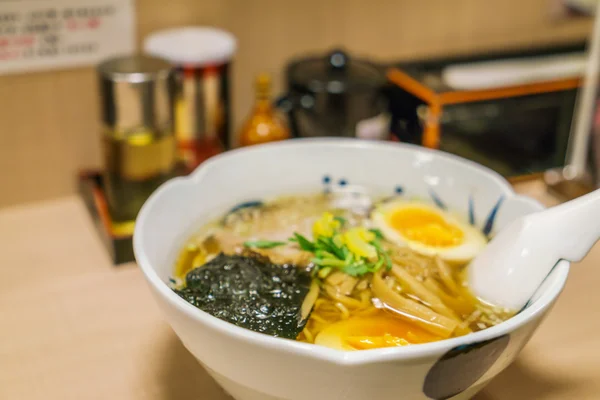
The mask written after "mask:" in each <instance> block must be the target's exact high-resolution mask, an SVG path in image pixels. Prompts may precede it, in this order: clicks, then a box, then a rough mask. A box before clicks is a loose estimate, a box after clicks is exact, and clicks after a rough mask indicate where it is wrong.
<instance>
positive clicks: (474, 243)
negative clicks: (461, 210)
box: [371, 200, 487, 264]
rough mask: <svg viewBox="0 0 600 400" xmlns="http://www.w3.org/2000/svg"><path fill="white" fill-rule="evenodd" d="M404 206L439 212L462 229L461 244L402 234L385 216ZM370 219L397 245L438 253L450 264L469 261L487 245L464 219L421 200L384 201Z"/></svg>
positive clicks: (423, 252)
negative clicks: (436, 243) (440, 243)
mask: <svg viewBox="0 0 600 400" xmlns="http://www.w3.org/2000/svg"><path fill="white" fill-rule="evenodd" d="M403 208H420V209H424V210H427V211H428V212H431V213H434V214H436V215H439V216H440V217H441V218H443V219H444V220H445V221H446V222H447V223H448V224H452V225H454V226H456V227H457V228H458V229H460V230H461V231H462V233H463V241H462V243H461V244H459V245H456V246H443V247H438V246H430V245H427V244H424V243H421V242H418V241H414V240H411V239H408V238H406V237H404V236H403V235H402V234H401V233H400V232H398V231H397V230H396V229H394V228H393V227H392V226H390V225H389V224H388V222H387V216H388V215H390V214H391V213H392V212H395V211H397V210H399V209H403ZM371 220H372V221H373V225H375V227H377V228H378V229H379V230H380V231H381V232H382V233H383V235H384V236H385V238H386V239H387V240H389V241H390V242H392V243H394V244H396V245H398V246H406V247H408V248H410V249H412V250H414V251H416V252H417V253H419V254H422V255H425V256H430V257H434V256H438V257H440V258H441V259H442V260H444V261H446V262H449V263H452V264H465V263H468V262H469V261H471V260H472V259H473V258H474V257H475V256H476V255H477V254H478V253H479V252H480V251H481V250H482V249H483V248H484V247H485V246H486V245H487V239H486V237H485V236H484V235H483V233H482V232H481V231H480V230H479V229H477V228H475V227H473V226H471V225H470V224H468V223H466V222H463V221H460V220H459V219H458V218H455V217H453V216H452V215H450V214H449V213H448V212H445V211H443V210H441V209H439V208H437V207H435V206H433V205H429V204H426V203H422V202H417V201H405V200H394V201H391V202H389V203H384V204H382V205H380V206H378V207H376V208H375V210H374V211H373V212H372V214H371Z"/></svg>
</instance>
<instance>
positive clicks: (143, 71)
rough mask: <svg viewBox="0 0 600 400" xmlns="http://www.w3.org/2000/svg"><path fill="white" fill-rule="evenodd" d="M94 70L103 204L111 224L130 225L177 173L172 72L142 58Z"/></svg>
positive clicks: (129, 58) (112, 61)
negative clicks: (153, 195) (98, 109)
mask: <svg viewBox="0 0 600 400" xmlns="http://www.w3.org/2000/svg"><path fill="white" fill-rule="evenodd" d="M97 71H98V80H99V89H100V99H101V102H100V103H101V117H102V123H103V135H102V141H103V155H104V167H105V170H104V184H105V192H106V197H107V202H108V206H109V210H110V213H111V217H112V218H113V220H114V221H117V222H119V221H131V220H134V219H135V217H136V216H137V213H138V211H139V210H140V208H141V206H142V204H143V203H144V202H145V201H146V199H147V198H148V196H149V195H150V194H151V193H152V192H153V191H154V190H155V189H156V188H157V187H158V186H159V185H160V184H162V183H163V182H164V181H165V180H167V179H169V178H170V177H172V176H173V174H174V172H175V167H176V146H175V139H174V133H173V119H174V110H175V100H174V99H175V93H176V90H177V85H176V81H175V72H174V70H173V67H172V66H171V64H170V63H169V62H167V61H164V60H162V59H159V58H155V57H148V56H144V55H128V56H122V57H116V58H112V59H109V60H106V61H104V62H102V63H101V64H100V65H99V66H98V69H97Z"/></svg>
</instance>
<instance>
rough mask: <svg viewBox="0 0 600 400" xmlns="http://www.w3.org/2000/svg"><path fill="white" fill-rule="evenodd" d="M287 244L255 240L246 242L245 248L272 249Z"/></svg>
mask: <svg viewBox="0 0 600 400" xmlns="http://www.w3.org/2000/svg"><path fill="white" fill-rule="evenodd" d="M284 244H285V242H274V241H271V240H254V241H247V242H244V246H246V247H250V248H255V249H272V248H273V247H278V246H283V245H284Z"/></svg>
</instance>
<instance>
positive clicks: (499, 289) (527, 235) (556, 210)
mask: <svg viewBox="0 0 600 400" xmlns="http://www.w3.org/2000/svg"><path fill="white" fill-rule="evenodd" d="M599 238H600V189H599V190H595V191H593V192H591V193H588V194H586V195H584V196H581V197H579V198H577V199H575V200H572V201H569V202H566V203H564V204H561V205H559V206H556V207H552V208H549V209H547V210H544V211H540V212H537V213H534V214H529V215H526V216H524V217H521V218H518V219H516V220H515V221H513V222H512V223H510V224H509V225H508V226H507V227H505V228H504V229H502V230H501V231H500V232H498V234H497V235H496V236H495V237H494V238H493V239H492V240H491V241H490V243H489V245H488V246H487V247H486V248H485V249H484V250H483V251H482V252H481V253H480V254H479V255H478V256H477V257H475V259H474V260H473V261H472V262H471V263H470V264H469V266H468V271H467V272H468V281H469V285H470V287H471V290H472V291H473V292H474V294H475V295H476V296H478V297H479V298H481V299H483V300H484V301H487V302H489V303H491V304H495V305H498V306H504V307H508V308H511V309H514V310H520V309H521V308H522V307H523V306H524V305H525V304H526V303H527V301H529V299H531V297H532V296H533V294H534V293H535V291H536V290H537V288H538V287H539V286H540V285H541V284H542V282H543V281H544V279H545V278H546V276H547V275H548V274H549V273H550V271H551V270H552V268H553V267H554V265H555V264H556V263H557V262H558V261H559V260H561V259H563V260H568V261H574V262H576V261H580V260H581V259H582V258H583V257H584V256H585V255H586V254H587V253H588V251H589V250H590V248H591V247H592V246H593V245H594V243H596V241H597V240H598V239H599Z"/></svg>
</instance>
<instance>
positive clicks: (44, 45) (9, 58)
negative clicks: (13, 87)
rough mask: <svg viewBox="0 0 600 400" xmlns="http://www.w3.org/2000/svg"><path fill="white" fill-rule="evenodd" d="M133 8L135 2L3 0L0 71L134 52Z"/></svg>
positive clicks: (93, 60) (62, 64)
mask: <svg viewBox="0 0 600 400" xmlns="http://www.w3.org/2000/svg"><path fill="white" fill-rule="evenodd" d="M133 7H134V5H133V0H0V74H7V73H20V72H27V71H36V70H44V69H54V68H64V67H75V66H84V65H92V64H96V63H98V62H99V61H100V60H103V59H105V58H108V57H111V56H114V55H117V54H125V53H131V52H133V51H134V49H135V30H134V13H133Z"/></svg>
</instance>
